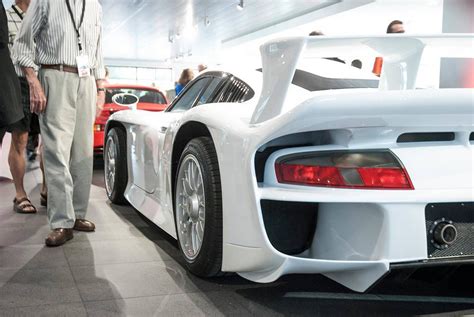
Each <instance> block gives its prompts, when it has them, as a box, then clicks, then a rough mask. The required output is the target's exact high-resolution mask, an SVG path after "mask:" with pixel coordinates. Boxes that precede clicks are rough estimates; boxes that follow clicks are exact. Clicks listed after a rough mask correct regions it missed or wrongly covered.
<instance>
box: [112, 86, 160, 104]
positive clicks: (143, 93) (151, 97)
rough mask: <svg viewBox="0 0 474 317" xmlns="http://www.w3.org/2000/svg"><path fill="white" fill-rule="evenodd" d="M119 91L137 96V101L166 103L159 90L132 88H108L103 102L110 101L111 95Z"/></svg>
mask: <svg viewBox="0 0 474 317" xmlns="http://www.w3.org/2000/svg"><path fill="white" fill-rule="evenodd" d="M120 93H128V94H133V95H135V96H137V97H138V102H147V103H156V104H166V99H165V97H164V96H163V94H161V93H160V92H157V91H154V90H147V89H133V88H108V89H107V92H106V95H105V103H112V97H113V96H114V95H116V94H120Z"/></svg>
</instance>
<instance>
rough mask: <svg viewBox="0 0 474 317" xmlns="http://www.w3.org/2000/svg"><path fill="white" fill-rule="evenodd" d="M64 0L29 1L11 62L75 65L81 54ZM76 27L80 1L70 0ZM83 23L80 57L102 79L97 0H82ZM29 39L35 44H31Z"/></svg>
mask: <svg viewBox="0 0 474 317" xmlns="http://www.w3.org/2000/svg"><path fill="white" fill-rule="evenodd" d="M66 1H67V0H32V1H31V4H30V6H29V8H28V11H27V12H26V15H25V18H24V19H23V24H22V27H21V29H20V32H19V33H18V35H17V38H16V41H15V44H14V46H13V52H12V55H13V59H14V61H15V62H16V63H17V64H19V65H21V66H23V67H33V68H34V67H35V64H36V65H58V64H62V65H69V66H76V57H77V56H79V55H80V52H79V45H78V38H77V35H76V30H75V28H74V25H73V22H72V20H71V16H70V14H69V11H68V8H67V4H66ZM69 1H70V3H71V9H72V14H73V16H74V20H75V24H76V26H79V21H80V18H81V14H82V4H83V1H82V0H69ZM84 1H85V13H84V21H83V23H82V25H81V26H80V28H79V33H80V36H81V41H82V48H83V54H84V55H87V56H88V57H89V67H90V68H91V70H92V74H93V75H94V77H95V78H96V79H104V78H105V68H104V59H103V56H102V40H101V34H102V26H101V24H102V7H101V6H100V4H99V2H98V0H84ZM32 39H33V40H34V41H35V43H36V47H35V44H34V43H33V41H32Z"/></svg>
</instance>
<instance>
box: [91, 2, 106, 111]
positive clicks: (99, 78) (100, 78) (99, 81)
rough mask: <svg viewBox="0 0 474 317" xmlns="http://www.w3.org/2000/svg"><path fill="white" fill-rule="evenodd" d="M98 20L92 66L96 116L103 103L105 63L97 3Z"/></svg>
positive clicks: (100, 9) (100, 17)
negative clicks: (95, 87)
mask: <svg viewBox="0 0 474 317" xmlns="http://www.w3.org/2000/svg"><path fill="white" fill-rule="evenodd" d="M99 21H100V33H99V38H98V40H97V51H96V60H97V62H96V65H95V67H94V73H93V75H94V77H95V79H96V85H97V109H96V116H98V115H99V114H100V112H101V111H102V109H103V108H104V103H105V90H104V85H105V80H104V79H105V65H104V56H103V55H102V8H101V7H100V5H99Z"/></svg>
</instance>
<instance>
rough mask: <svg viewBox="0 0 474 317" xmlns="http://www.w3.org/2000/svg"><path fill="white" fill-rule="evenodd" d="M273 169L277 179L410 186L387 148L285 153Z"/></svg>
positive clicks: (315, 183)
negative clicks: (370, 150)
mask: <svg viewBox="0 0 474 317" xmlns="http://www.w3.org/2000/svg"><path fill="white" fill-rule="evenodd" d="M275 171H276V176H277V180H278V182H279V183H287V184H295V185H310V186H326V187H346V188H368V189H413V185H412V184H411V181H410V179H409V177H408V173H407V172H406V170H405V169H404V168H403V166H401V164H400V163H399V162H398V161H397V160H396V158H395V157H394V156H393V155H392V154H391V153H390V152H388V151H380V152H365V153H364V152H353V153H351V152H329V153H313V154H311V153H310V154H304V155H302V156H297V155H294V156H288V157H284V158H283V159H280V160H278V161H277V162H276V163H275Z"/></svg>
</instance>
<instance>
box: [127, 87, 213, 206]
mask: <svg viewBox="0 0 474 317" xmlns="http://www.w3.org/2000/svg"><path fill="white" fill-rule="evenodd" d="M209 80H210V79H209V78H202V79H200V80H197V81H195V82H193V83H192V85H190V86H189V87H187V89H186V91H183V93H182V95H180V97H179V98H177V99H176V100H175V102H174V103H172V104H171V106H170V109H172V110H171V111H164V112H160V113H151V112H147V113H146V115H147V118H146V120H147V122H146V124H143V125H134V126H131V128H130V129H131V130H130V134H131V136H132V138H131V145H132V148H131V150H132V151H131V160H132V162H134V164H132V173H133V183H134V184H135V185H136V186H138V187H139V188H141V189H142V190H144V191H145V192H147V193H149V194H152V193H155V191H158V192H157V193H156V196H157V198H158V199H160V198H162V194H161V193H162V191H163V190H164V188H163V186H162V184H166V183H164V182H163V181H164V179H163V175H164V174H166V173H165V171H166V170H167V167H168V166H169V159H167V157H168V156H167V155H166V154H167V149H168V148H169V146H167V145H166V144H165V142H166V141H167V138H166V135H167V134H168V132H169V131H171V128H172V127H173V126H174V125H176V124H177V122H178V121H179V119H180V118H181V117H182V115H183V113H184V112H185V111H186V110H187V109H189V108H191V107H192V106H193V105H194V103H195V102H196V100H197V99H198V97H199V96H200V95H201V93H202V91H203V90H204V89H205V88H206V87H207V84H208V82H209Z"/></svg>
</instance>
